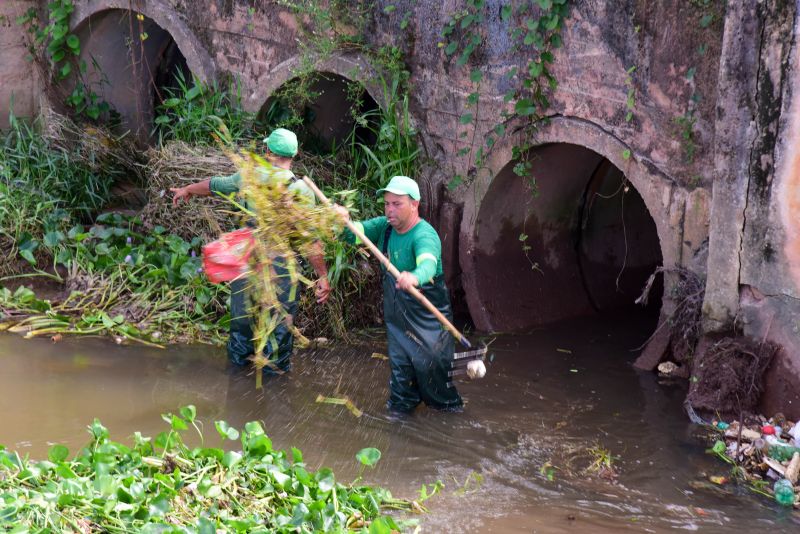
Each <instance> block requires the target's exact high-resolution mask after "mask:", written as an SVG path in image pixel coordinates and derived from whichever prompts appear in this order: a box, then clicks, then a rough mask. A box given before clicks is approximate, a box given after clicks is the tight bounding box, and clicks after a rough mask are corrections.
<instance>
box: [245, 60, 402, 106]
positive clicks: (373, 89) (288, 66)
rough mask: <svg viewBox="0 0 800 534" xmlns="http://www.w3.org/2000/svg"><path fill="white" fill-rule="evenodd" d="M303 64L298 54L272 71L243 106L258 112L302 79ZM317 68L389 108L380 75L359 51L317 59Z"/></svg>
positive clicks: (247, 96) (316, 70)
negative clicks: (354, 85) (285, 87)
mask: <svg viewBox="0 0 800 534" xmlns="http://www.w3.org/2000/svg"><path fill="white" fill-rule="evenodd" d="M302 63H305V61H303V59H302V57H301V56H300V55H296V56H292V57H291V58H289V59H287V60H286V61H284V62H282V63H279V64H278V65H276V66H275V67H274V68H272V69H270V71H269V77H268V78H267V79H266V80H265V81H264V83H259V84H258V86H257V87H256V89H255V90H254V91H253V92H252V93H250V94H248V95H245V97H244V99H243V103H242V104H243V106H244V108H245V109H246V110H247V111H250V112H253V113H258V112H259V111H260V110H261V108H262V106H264V104H265V103H266V102H267V100H269V98H270V97H271V96H272V95H273V94H274V93H275V91H277V90H278V89H279V88H280V87H281V86H282V85H284V84H285V83H286V82H288V81H289V80H292V79H293V78H297V77H298V72H299V71H300V67H301V64H302ZM313 65H314V71H315V72H317V73H330V74H335V75H337V76H341V77H342V78H345V79H346V80H349V81H352V82H358V83H360V84H361V85H363V86H364V89H366V91H367V93H368V94H369V96H370V97H372V99H373V100H374V101H375V102H376V103H377V104H378V105H379V106H381V107H385V104H386V102H385V99H384V98H383V89H382V87H381V86H380V84H379V83H378V79H379V77H378V73H377V71H376V70H375V69H374V68H373V67H372V65H370V63H369V61H367V59H366V58H365V57H364V56H363V55H361V54H358V53H356V52H347V53H332V54H330V55H329V56H326V57H324V58H320V59H317V60H315V61H314V62H313Z"/></svg>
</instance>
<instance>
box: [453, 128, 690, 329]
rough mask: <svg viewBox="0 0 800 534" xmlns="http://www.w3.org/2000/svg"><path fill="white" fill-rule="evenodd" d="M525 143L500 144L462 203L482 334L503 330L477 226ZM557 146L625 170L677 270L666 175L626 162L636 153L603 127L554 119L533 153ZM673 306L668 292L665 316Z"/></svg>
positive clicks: (473, 303)
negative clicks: (488, 304)
mask: <svg viewBox="0 0 800 534" xmlns="http://www.w3.org/2000/svg"><path fill="white" fill-rule="evenodd" d="M525 140H526V139H525V137H524V135H523V134H522V133H521V132H517V133H515V134H512V135H508V136H506V137H505V138H503V139H502V140H500V141H498V142H497V144H496V145H495V148H494V150H492V152H491V154H490V155H489V156H487V158H486V169H487V171H486V172H483V173H480V174H479V175H478V176H476V178H475V179H474V180H473V181H472V182H471V183H470V185H469V186H468V187H466V188H464V190H463V192H462V193H461V194H460V195H458V197H459V198H458V199H457V201H458V202H460V203H463V206H464V211H463V217H462V219H461V227H460V229H459V242H460V243H461V246H459V251H458V256H459V257H458V261H459V264H460V266H461V271H462V273H463V275H462V276H463V287H464V292H465V296H466V300H467V306H468V308H469V312H470V315H471V317H472V320H473V321H474V323H475V326H476V327H477V328H478V329H479V330H482V331H493V330H496V329H497V328H499V327H500V326H502V325H494V324H493V323H492V318H491V317H490V314H489V313H488V312H487V310H486V308H485V307H484V306H483V305H482V304H481V296H480V294H479V291H478V288H477V285H478V284H477V279H478V277H479V276H480V273H477V272H476V265H475V257H474V255H473V251H474V250H475V240H476V233H477V226H476V221H477V219H478V214H479V212H480V209H481V204H482V202H483V199H484V197H485V196H486V194H487V193H488V192H489V188H490V186H491V183H492V179H493V178H494V177H495V176H497V175H498V174H499V173H500V171H502V170H503V168H504V167H505V166H506V165H508V164H509V163H510V162H511V161H513V158H512V149H513V147H514V146H515V145H517V144H519V143H522V142H524V141H525ZM553 143H568V144H573V145H580V146H583V147H585V148H587V149H589V150H592V151H594V152H596V153H597V154H599V155H600V156H602V157H605V158H606V159H608V160H609V161H610V162H611V163H612V164H614V165H615V166H616V167H617V168H618V169H620V170H621V171H622V172H623V174H624V175H625V177H626V178H627V179H628V180H629V181H630V182H631V184H632V185H633V187H634V188H635V189H636V190H637V191H638V193H639V195H641V197H642V200H643V201H644V203H645V206H646V207H647V209H648V211H649V212H650V216H651V217H652V218H653V220H654V221H655V224H656V231H657V234H658V240H659V245H660V248H661V256H662V261H663V265H664V266H667V267H672V266H675V265H679V264H680V263H681V248H680V247H681V236H680V229H679V228H674V227H673V226H672V225H671V224H670V208H671V205H672V200H673V196H674V195H673V193H674V189H675V184H674V183H673V182H672V181H671V180H669V178H668V177H667V176H666V175H664V174H662V173H661V172H660V171H658V170H657V169H656V168H655V165H654V164H652V163H651V162H647V163H646V162H644V161H643V160H641V159H640V158H638V157H637V155H636V154H635V153H633V154H632V155H631V157H630V158H629V159H627V160H626V159H624V157H623V155H622V154H623V151H625V150H629V149H630V147H628V146H627V145H625V144H624V143H623V142H622V141H620V140H619V139H617V138H616V137H614V136H613V135H611V134H609V133H608V132H607V131H605V130H603V129H602V128H601V127H600V126H598V125H597V124H595V123H592V122H590V121H587V120H585V119H581V118H577V117H566V116H558V117H553V118H551V119H550V120H549V122H548V124H545V125H542V126H541V127H540V129H539V130H538V131H537V132H536V145H534V147H533V148H535V147H536V146H542V145H547V144H553ZM667 301H668V295H667V291H665V292H664V299H663V302H664V305H662V315H663V314H664V311H665V308H668V307H669V306H668V305H666V304H667Z"/></svg>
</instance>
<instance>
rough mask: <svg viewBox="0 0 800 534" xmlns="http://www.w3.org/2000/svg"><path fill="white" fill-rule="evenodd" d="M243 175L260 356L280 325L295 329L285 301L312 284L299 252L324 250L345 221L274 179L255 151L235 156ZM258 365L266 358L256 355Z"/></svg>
mask: <svg viewBox="0 0 800 534" xmlns="http://www.w3.org/2000/svg"><path fill="white" fill-rule="evenodd" d="M232 157H234V159H235V162H236V164H237V167H238V168H239V172H240V173H241V176H242V198H243V199H244V201H245V202H244V205H240V206H239V207H240V208H241V209H242V211H243V214H244V217H246V218H247V220H248V221H249V222H250V223H251V225H252V227H253V228H254V231H253V234H254V243H255V246H254V249H253V255H252V258H251V264H252V265H251V267H252V269H251V274H250V282H251V284H250V288H251V289H250V295H251V299H252V301H253V303H254V305H253V308H252V310H251V311H252V316H253V317H255V328H254V337H253V341H254V344H255V354H256V355H260V354H262V351H263V350H264V348H265V347H266V346H267V344H268V343H273V344H274V343H275V340H274V336H273V332H274V330H275V328H276V327H277V326H278V325H279V324H281V323H286V324H287V325H289V326H290V327H293V322H292V318H291V317H290V316H288V314H287V312H286V310H285V309H284V307H283V305H282V304H281V300H286V299H287V298H288V300H296V299H297V298H298V295H299V293H298V291H299V286H300V285H301V284H302V285H304V286H311V285H312V284H313V282H312V281H311V280H309V279H308V278H307V277H306V276H304V274H303V268H302V267H301V265H300V264H299V261H298V256H297V254H298V253H299V254H301V255H303V256H306V257H308V256H310V255H312V254H315V253H318V252H321V250H322V248H321V246H320V245H321V242H322V241H323V240H328V241H331V240H333V239H335V238H336V235H337V233H338V231H340V230H341V222H340V221H339V220H338V218H337V216H336V214H335V213H334V212H333V211H332V210H330V209H329V208H327V207H326V206H324V205H321V204H316V203H312V202H308V201H305V200H304V199H302V198H300V197H299V196H298V194H297V193H296V192H294V191H292V190H290V189H289V188H288V185H289V183H288V182H286V181H285V180H282V179H279V178H275V177H274V175H275V173H276V171H280V170H281V169H277V168H274V167H273V166H272V164H271V163H270V162H269V161H267V160H265V159H264V158H261V157H259V156H257V155H255V154H253V153H252V152H245V153H244V154H243V155H242V156H232ZM276 261H277V262H280V264H281V266H282V268H283V269H284V270H285V271H286V273H287V274H286V275H284V276H286V277H288V279H289V284H288V285H286V284H283V286H284V287H285V288H287V289H286V290H288V291H289V295H288V296H285V295H281V293H280V292H281V291H282V289H281V287H280V286H281V285H280V284H278V282H277V279H276V273H275V270H274V268H273V265H274V263H275V262H276ZM254 361H255V363H256V365H257V366H263V365H265V364H266V363H267V362H265V361H263V359H262V358H256V359H255V360H254Z"/></svg>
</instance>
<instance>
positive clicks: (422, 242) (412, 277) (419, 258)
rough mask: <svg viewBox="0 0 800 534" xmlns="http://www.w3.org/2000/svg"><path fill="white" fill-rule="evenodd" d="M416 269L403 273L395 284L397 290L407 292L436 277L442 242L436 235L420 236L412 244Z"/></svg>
mask: <svg viewBox="0 0 800 534" xmlns="http://www.w3.org/2000/svg"><path fill="white" fill-rule="evenodd" d="M414 253H415V254H416V258H415V260H416V268H415V269H414V270H413V271H410V272H409V271H404V272H402V273H400V277H399V278H398V279H397V283H396V284H395V285H396V287H397V288H399V289H402V290H403V291H408V290H409V289H410V288H411V287H419V286H421V285H425V284H427V283H428V282H430V281H431V280H433V277H434V276H436V267H437V265H438V263H439V258H441V256H442V242H441V240H440V239H439V236H438V235H436V234H426V235H422V236H420V237H419V238H418V239H417V240H416V241H415V243H414Z"/></svg>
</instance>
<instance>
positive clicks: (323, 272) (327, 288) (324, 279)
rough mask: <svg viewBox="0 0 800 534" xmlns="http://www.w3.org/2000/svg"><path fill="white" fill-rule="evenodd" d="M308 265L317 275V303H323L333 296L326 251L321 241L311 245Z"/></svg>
mask: <svg viewBox="0 0 800 534" xmlns="http://www.w3.org/2000/svg"><path fill="white" fill-rule="evenodd" d="M308 263H310V264H311V267H313V268H314V272H315V273H317V282H316V287H315V288H314V293H315V294H316V296H317V302H319V303H323V302H325V301H326V300H328V297H329V296H330V294H331V284H330V282H328V267H327V265H325V251H324V250H323V248H322V242H321V241H314V242H313V243H312V244H311V247H310V250H309V252H308Z"/></svg>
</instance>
